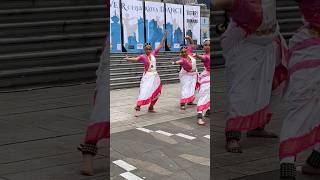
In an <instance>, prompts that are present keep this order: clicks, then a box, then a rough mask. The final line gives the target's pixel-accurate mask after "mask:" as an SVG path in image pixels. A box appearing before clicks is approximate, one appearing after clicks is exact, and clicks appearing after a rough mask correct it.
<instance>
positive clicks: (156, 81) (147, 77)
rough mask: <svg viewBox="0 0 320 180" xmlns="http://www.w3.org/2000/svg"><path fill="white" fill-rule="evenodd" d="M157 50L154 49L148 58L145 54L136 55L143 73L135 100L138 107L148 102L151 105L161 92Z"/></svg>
mask: <svg viewBox="0 0 320 180" xmlns="http://www.w3.org/2000/svg"><path fill="white" fill-rule="evenodd" d="M159 51H160V49H157V50H154V51H153V52H152V53H151V55H150V56H151V58H150V59H149V57H148V56H147V55H146V54H142V55H140V56H138V60H139V61H140V62H142V63H143V64H144V73H143V76H142V79H141V82H140V92H139V97H138V100H137V106H138V107H140V106H144V105H148V104H151V105H152V106H153V105H154V104H155V103H156V102H157V100H158V98H159V96H160V94H161V90H162V83H161V80H160V76H159V74H158V72H157V65H156V56H157V54H158V53H159Z"/></svg>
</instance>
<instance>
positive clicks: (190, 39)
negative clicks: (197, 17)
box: [185, 36, 193, 55]
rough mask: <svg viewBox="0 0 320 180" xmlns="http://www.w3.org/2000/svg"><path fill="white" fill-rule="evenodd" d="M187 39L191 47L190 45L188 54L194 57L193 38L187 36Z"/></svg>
mask: <svg viewBox="0 0 320 180" xmlns="http://www.w3.org/2000/svg"><path fill="white" fill-rule="evenodd" d="M185 39H186V40H187V41H188V43H189V45H188V54H189V55H192V52H193V50H192V46H193V39H192V37H191V36H186V37H185Z"/></svg>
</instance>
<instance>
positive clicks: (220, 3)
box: [211, 0, 234, 10]
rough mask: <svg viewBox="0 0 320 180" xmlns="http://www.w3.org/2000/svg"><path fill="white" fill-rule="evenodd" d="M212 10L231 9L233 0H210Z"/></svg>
mask: <svg viewBox="0 0 320 180" xmlns="http://www.w3.org/2000/svg"><path fill="white" fill-rule="evenodd" d="M211 1H213V9H214V10H222V9H231V7H232V5H233V2H234V0H211Z"/></svg>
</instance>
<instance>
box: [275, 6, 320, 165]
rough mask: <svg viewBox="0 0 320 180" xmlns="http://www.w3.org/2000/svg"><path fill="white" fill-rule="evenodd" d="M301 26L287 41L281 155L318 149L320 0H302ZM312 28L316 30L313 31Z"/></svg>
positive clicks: (287, 155) (319, 135) (319, 139)
mask: <svg viewBox="0 0 320 180" xmlns="http://www.w3.org/2000/svg"><path fill="white" fill-rule="evenodd" d="M300 9H301V11H302V13H303V15H304V19H305V26H304V27H302V28H301V29H300V30H299V31H298V32H297V33H296V34H295V35H294V36H293V37H292V38H291V39H290V43H289V58H288V59H289V62H288V67H289V73H290V76H289V77H290V78H289V81H288V84H287V87H286V92H285V96H284V98H285V102H286V113H287V116H286V117H285V119H284V122H283V126H282V130H281V136H280V149H279V156H280V159H285V158H291V161H294V157H295V156H296V155H297V154H298V153H300V152H302V151H305V150H307V149H308V148H310V147H312V146H314V145H315V146H314V149H315V150H316V151H318V152H320V145H319V143H320V1H319V0H303V1H302V2H301V3H300ZM312 30H314V31H315V33H312Z"/></svg>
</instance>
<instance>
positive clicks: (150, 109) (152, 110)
mask: <svg viewBox="0 0 320 180" xmlns="http://www.w3.org/2000/svg"><path fill="white" fill-rule="evenodd" d="M148 112H149V113H156V112H157V111H155V110H154V109H153V108H149V109H148Z"/></svg>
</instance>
